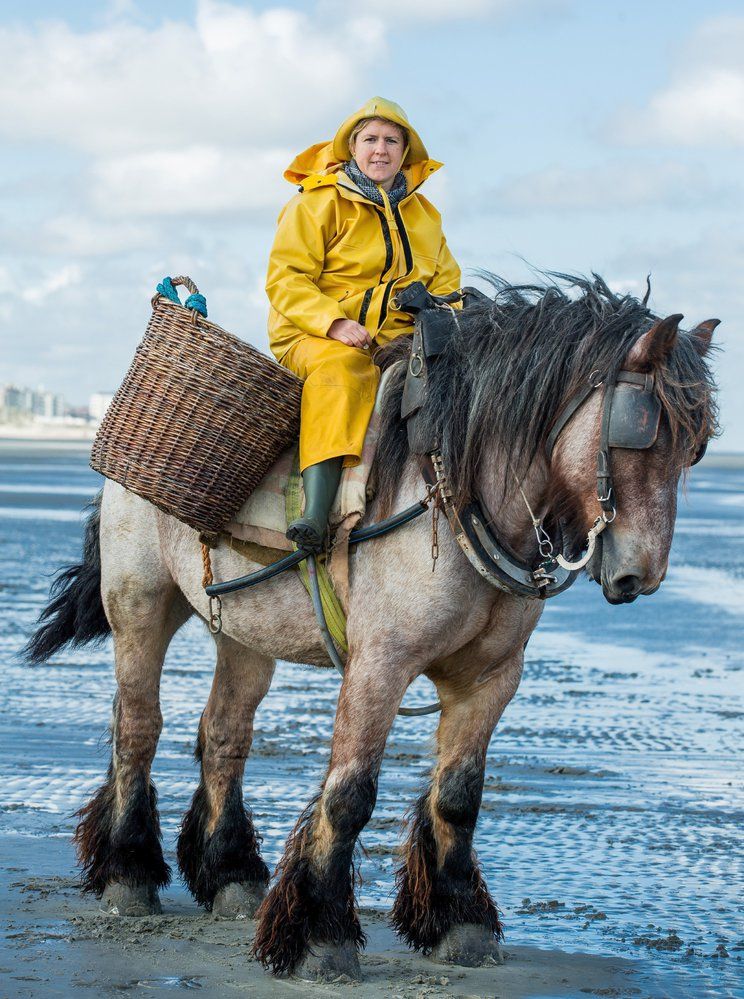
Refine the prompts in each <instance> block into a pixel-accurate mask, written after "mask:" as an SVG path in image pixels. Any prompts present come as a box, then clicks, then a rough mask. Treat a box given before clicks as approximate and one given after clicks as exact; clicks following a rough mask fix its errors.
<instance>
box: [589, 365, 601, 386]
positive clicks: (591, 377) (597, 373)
mask: <svg viewBox="0 0 744 999" xmlns="http://www.w3.org/2000/svg"><path fill="white" fill-rule="evenodd" d="M601 374H602V372H601V371H600V370H599V368H595V369H594V371H592V372H590V374H589V384H590V385H591V387H592V388H599V386H600V385H601V384H602V382H603V381H604V379H603V378H599V376H600V375H601ZM595 378H599V381H598V382H597V381H595Z"/></svg>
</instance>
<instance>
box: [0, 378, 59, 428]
mask: <svg viewBox="0 0 744 999" xmlns="http://www.w3.org/2000/svg"><path fill="white" fill-rule="evenodd" d="M67 413H68V406H67V402H66V400H65V397H64V396H63V395H60V394H59V393H55V392H47V391H46V390H45V389H44V388H43V387H41V386H40V387H39V388H38V389H30V388H26V387H25V386H20V385H2V386H0V422H2V421H4V422H8V423H16V424H17V423H28V422H32V421H36V420H62V419H64V418H65V417H66V416H67Z"/></svg>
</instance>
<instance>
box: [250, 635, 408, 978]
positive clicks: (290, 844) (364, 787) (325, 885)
mask: <svg viewBox="0 0 744 999" xmlns="http://www.w3.org/2000/svg"><path fill="white" fill-rule="evenodd" d="M393 664H395V665H393ZM410 680H411V674H410V673H408V672H407V671H406V670H405V669H404V667H402V666H401V664H400V662H399V657H398V656H396V655H395V654H394V653H393V652H392V651H390V652H389V650H387V649H385V648H382V647H381V646H378V647H376V648H375V649H374V650H366V651H365V653H364V654H362V655H359V654H357V655H355V656H354V655H353V656H352V657H351V658H350V660H349V665H348V666H347V670H346V675H345V677H344V680H343V683H342V686H341V693H340V695H339V702H338V708H337V710H336V722H335V726H334V731H333V744H332V749H331V761H330V764H329V766H328V772H327V774H326V777H325V780H324V781H323V784H322V786H321V789H320V793H319V794H318V796H317V797H316V798H315V799H314V800H313V801H312V802H311V803H310V804H309V805H308V806H307V808H306V809H305V811H304V812H303V813H302V815H301V816H300V818H299V820H298V822H297V824H296V826H295V828H294V830H293V831H292V833H291V835H290V836H289V839H288V840H287V845H286V848H285V851H284V856H283V858H282V860H281V862H280V864H279V868H278V871H279V879H278V881H277V882H276V883H275V884H274V885H273V886H272V888H271V890H270V891H269V893H268V895H267V896H266V898H265V899H264V901H263V904H262V905H261V908H260V909H259V910H258V913H257V917H256V918H257V920H258V926H257V928H256V939H255V944H254V949H255V953H256V956H257V957H258V959H259V960H260V961H261V962H262V963H263V964H264V966H266V967H268V968H270V969H271V970H272V971H273V972H274V974H282V973H285V972H294V971H297V972H298V973H299V974H301V975H302V976H303V977H313V978H315V977H322V978H331V979H333V978H336V977H337V976H338V975H340V974H342V973H345V974H348V975H349V976H350V977H352V978H358V977H359V959H358V956H357V949H358V947H360V946H363V945H364V943H365V938H364V934H363V932H362V928H361V925H360V923H359V916H358V914H357V911H356V904H355V900H354V884H353V874H354V872H353V865H352V855H353V851H354V845H355V843H356V840H357V836H358V835H359V833H360V832H361V830H362V829H363V828H364V826H365V825H366V823H367V821H368V819H369V817H370V816H371V814H372V809H373V808H374V804H375V799H376V796H377V777H378V773H379V769H380V762H381V759H382V754H383V751H384V748H385V741H386V739H387V735H388V732H389V730H390V726H391V725H392V723H393V720H394V719H395V713H396V711H397V708H398V705H399V704H400V701H401V699H402V697H403V694H404V693H405V690H406V688H407V686H408V684H409V683H410Z"/></svg>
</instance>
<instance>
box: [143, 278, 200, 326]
mask: <svg viewBox="0 0 744 999" xmlns="http://www.w3.org/2000/svg"><path fill="white" fill-rule="evenodd" d="M179 284H182V285H185V287H186V288H187V290H188V291H189V292H190V293H191V294H190V295H189V297H188V298H187V299H186V301H185V302H184V303H183V307H184V308H185V309H191V310H192V312H193V318H194V322H196V314H197V312H198V313H199V315H200V316H203V317H204V318H205V319H206V318H207V300H206V298H205V297H204V295H202V294H201V293H200V291H199V289H198V288H197V287H196V285H195V284H194V282H193V281H192V280H191V278H190V277H185V276H183V275H182V276H181V277H175V278H170V277H164V278H163V280H162V281H161V282H160V284H159V285H158V287H157V291H156V292H155V294H154V295H153V299H152V305H153V308H155V304H156V302H157V301H158V299H159V298H161V297H162V298H166V299H167V300H168V301H169V302H173V303H174V304H175V305H181V299H180V298H179V297H178V292H177V291H176V288H175V286H176V285H179Z"/></svg>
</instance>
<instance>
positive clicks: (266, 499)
mask: <svg viewBox="0 0 744 999" xmlns="http://www.w3.org/2000/svg"><path fill="white" fill-rule="evenodd" d="M393 367H395V366H394V365H393ZM393 367H391V368H389V369H388V370H387V371H386V372H384V374H383V376H382V378H381V379H380V385H379V387H378V389H377V398H376V400H375V408H374V410H373V412H372V418H371V419H370V421H369V427H368V428H367V434H366V436H365V438H364V447H363V448H362V460H361V461H360V463H359V464H358V465H356V466H355V467H354V468H345V469H344V471H343V474H342V475H341V483H340V485H339V488H338V492H337V493H336V499H335V500H334V503H333V508H332V509H331V514H330V518H329V523H330V527H331V531H332V533H339V532H340V533H342V534H344V535H348V534H349V533H350V532H351V530H352V529H353V528H354V526H355V525H356V524H357V523H358V522H359V521H360V520H361V519H362V517H363V516H364V513H365V510H366V509H367V481H368V479H369V473H370V471H371V469H372V463H373V462H374V459H375V454H376V453H377V440H378V437H379V433H380V415H381V409H382V399H383V393H384V390H385V386H386V384H387V381H388V378H389V376H390V372H391V371H392V370H393ZM296 462H297V445H296V444H295V445H294V446H293V447H291V448H288V449H287V450H286V451H284V452H283V453H282V454H281V455H280V457H279V459H278V460H277V461H276V462H275V463H274V464H273V465H272V467H271V468H270V469H269V471H268V472H267V473H266V475H265V476H264V477H263V479H262V480H261V481H260V482H259V484H258V486H257V487H256V489H255V490H254V491H253V493H251V496H250V498H249V499H248V500H247V501H246V502H245V503H244V504H243V506H242V507H241V508H240V510H239V511H238V512H237V514H236V515H235V518H234V519H233V520H232V521H231V522H230V523H229V524H227V526H226V527H225V528H224V531H225V533H226V534H230V535H232V537H234V538H237V539H239V540H240V541H248V542H252V543H253V544H257V545H261V546H262V547H264V548H278V549H280V550H281V551H287V552H291V551H293V550H294V546H293V545H292V542H291V541H289V539H288V538H287V536H286V533H285V532H286V530H287V518H286V500H285V497H286V490H287V483H288V482H289V478H290V475H291V474H292V469H293V467H294V466H295V464H296Z"/></svg>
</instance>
